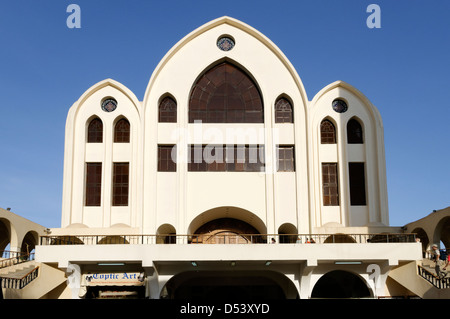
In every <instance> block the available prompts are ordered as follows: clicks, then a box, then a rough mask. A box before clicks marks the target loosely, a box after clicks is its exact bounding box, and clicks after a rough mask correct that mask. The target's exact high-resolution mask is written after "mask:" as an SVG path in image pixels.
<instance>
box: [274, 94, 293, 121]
mask: <svg viewBox="0 0 450 319" xmlns="http://www.w3.org/2000/svg"><path fill="white" fill-rule="evenodd" d="M275 123H294V117H293V109H292V104H291V102H289V100H287V99H286V98H283V97H282V98H280V99H278V100H277V102H276V103H275Z"/></svg>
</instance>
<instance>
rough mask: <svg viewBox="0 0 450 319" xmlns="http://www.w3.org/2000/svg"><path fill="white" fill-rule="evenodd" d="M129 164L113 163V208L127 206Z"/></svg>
mask: <svg viewBox="0 0 450 319" xmlns="http://www.w3.org/2000/svg"><path fill="white" fill-rule="evenodd" d="M129 166H130V165H129V163H113V194H112V195H113V198H112V205H113V206H128V188H129V185H128V184H129Z"/></svg>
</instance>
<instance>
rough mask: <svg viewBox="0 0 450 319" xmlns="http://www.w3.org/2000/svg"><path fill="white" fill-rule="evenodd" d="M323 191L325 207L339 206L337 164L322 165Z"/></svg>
mask: <svg viewBox="0 0 450 319" xmlns="http://www.w3.org/2000/svg"><path fill="white" fill-rule="evenodd" d="M322 191H323V205H324V206H339V188H338V171H337V163H322Z"/></svg>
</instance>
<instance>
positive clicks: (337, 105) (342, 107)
mask: <svg viewBox="0 0 450 319" xmlns="http://www.w3.org/2000/svg"><path fill="white" fill-rule="evenodd" d="M332 106H333V110H335V111H336V112H338V113H344V112H346V111H347V109H348V107H347V103H345V102H344V101H343V100H339V99H337V100H334V101H333V103H332Z"/></svg>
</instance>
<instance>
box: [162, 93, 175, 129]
mask: <svg viewBox="0 0 450 319" xmlns="http://www.w3.org/2000/svg"><path fill="white" fill-rule="evenodd" d="M158 121H159V122H160V123H176V122H177V102H175V100H174V99H172V98H171V97H169V96H166V97H165V98H163V99H162V100H161V102H160V103H159V118H158Z"/></svg>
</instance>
